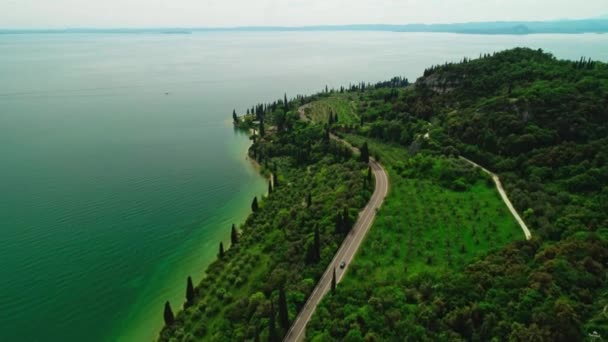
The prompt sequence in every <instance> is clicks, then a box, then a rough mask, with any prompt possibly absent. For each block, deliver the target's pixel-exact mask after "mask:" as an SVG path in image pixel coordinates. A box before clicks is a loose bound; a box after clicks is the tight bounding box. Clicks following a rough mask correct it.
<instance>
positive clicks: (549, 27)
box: [0, 17, 608, 35]
mask: <svg viewBox="0 0 608 342" xmlns="http://www.w3.org/2000/svg"><path fill="white" fill-rule="evenodd" d="M231 31H232V32H234V31H240V32H271V31H272V32H285V31H287V32H292V31H390V32H443V33H461V34H519V35H521V34H538V33H569V34H574V33H608V17H600V18H594V19H577V20H555V21H497V22H476V23H458V24H405V25H382V24H377V25H374V24H360V25H317V26H242V27H189V28H186V27H184V28H69V29H0V34H15V33H167V34H189V33H192V32H231Z"/></svg>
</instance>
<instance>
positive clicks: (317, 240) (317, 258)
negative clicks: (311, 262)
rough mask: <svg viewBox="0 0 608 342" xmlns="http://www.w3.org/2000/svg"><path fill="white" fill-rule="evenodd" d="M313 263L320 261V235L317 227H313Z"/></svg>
mask: <svg viewBox="0 0 608 342" xmlns="http://www.w3.org/2000/svg"><path fill="white" fill-rule="evenodd" d="M314 246H315V247H314V250H315V261H316V262H319V261H320V260H321V234H319V226H318V225H315V245H314Z"/></svg>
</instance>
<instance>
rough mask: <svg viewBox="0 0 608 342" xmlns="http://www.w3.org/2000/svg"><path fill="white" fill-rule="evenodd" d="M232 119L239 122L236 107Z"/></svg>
mask: <svg viewBox="0 0 608 342" xmlns="http://www.w3.org/2000/svg"><path fill="white" fill-rule="evenodd" d="M232 121H234V123H238V122H239V117H238V116H237V115H236V109H233V110H232Z"/></svg>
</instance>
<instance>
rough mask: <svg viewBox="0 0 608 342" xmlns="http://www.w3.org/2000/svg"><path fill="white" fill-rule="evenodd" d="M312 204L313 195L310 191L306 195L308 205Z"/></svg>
mask: <svg viewBox="0 0 608 342" xmlns="http://www.w3.org/2000/svg"><path fill="white" fill-rule="evenodd" d="M311 205H312V195H311V194H310V191H309V192H308V195H307V196H306V207H307V208H310V206H311Z"/></svg>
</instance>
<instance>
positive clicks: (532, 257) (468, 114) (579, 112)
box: [308, 48, 608, 341]
mask: <svg viewBox="0 0 608 342" xmlns="http://www.w3.org/2000/svg"><path fill="white" fill-rule="evenodd" d="M390 92H391V89H389V88H380V89H368V90H367V91H365V92H364V93H363V94H362V95H361V96H360V101H361V103H360V104H359V106H358V107H359V109H360V113H359V116H360V117H361V118H362V121H361V125H360V126H359V127H354V128H351V129H350V132H351V133H356V134H360V135H364V136H370V137H374V138H377V139H381V140H383V141H387V142H391V143H393V144H399V145H402V146H403V148H404V149H407V150H408V151H409V152H410V154H412V155H416V153H417V152H418V151H420V150H426V151H427V152H428V154H431V155H432V154H436V155H440V154H444V155H464V156H466V157H467V158H469V159H472V160H474V161H476V162H478V163H479V164H481V165H483V166H485V167H486V168H488V169H490V170H492V171H495V172H497V173H498V174H499V175H500V176H501V179H502V183H503V185H504V186H505V188H506V191H507V193H508V194H509V197H510V199H511V201H512V202H513V203H514V205H515V207H516V208H517V210H518V211H519V212H520V214H522V216H523V218H524V220H525V221H526V223H527V225H528V226H529V227H530V228H531V229H532V234H533V236H534V237H535V238H534V239H533V241H530V242H518V243H515V244H512V245H510V246H509V247H507V248H505V249H503V250H500V251H496V252H494V253H490V254H489V255H488V256H486V257H485V258H483V259H481V260H479V261H478V262H476V263H474V264H472V265H471V266H470V267H468V268H467V270H466V271H465V272H464V273H459V272H452V273H449V274H444V275H421V276H420V277H417V278H416V279H413V280H408V279H402V280H399V281H398V282H397V283H381V284H378V283H368V284H356V286H353V287H348V288H342V287H340V286H339V287H338V288H337V291H336V296H335V297H332V298H329V299H328V301H327V303H326V304H324V308H325V309H327V310H326V311H324V310H321V311H319V316H318V317H317V318H315V321H314V324H313V325H312V327H311V328H310V330H309V334H308V335H309V336H316V338H317V339H318V340H322V341H326V340H344V339H348V340H353V341H354V340H361V339H363V338H365V339H366V340H404V339H408V338H409V339H410V340H416V341H417V340H458V339H464V340H470V341H478V340H479V341H484V340H492V339H495V340H513V341H529V340H536V341H580V340H584V339H586V338H589V337H590V336H591V335H593V336H598V335H600V336H602V337H604V338H605V337H606V336H608V318H607V316H606V315H605V310H604V309H605V307H606V305H608V291H607V290H608V288H607V283H606V281H607V278H606V271H607V269H606V267H607V266H606V265H608V264H607V260H606V257H607V255H606V253H607V251H608V249H607V247H608V246H607V244H606V241H607V239H608V230H607V228H608V138H607V137H608V65H606V64H605V63H602V62H599V61H591V60H589V59H586V58H581V59H580V60H578V61H567V60H558V59H556V58H555V57H554V56H552V55H550V54H547V53H545V52H543V51H542V50H531V49H523V48H518V49H513V50H508V51H503V52H498V53H494V54H491V55H483V56H481V58H479V59H474V60H468V59H467V60H463V61H462V62H461V63H447V64H445V65H441V66H435V67H432V68H429V69H427V70H426V71H425V73H424V76H423V77H421V78H420V79H419V80H417V82H416V84H415V87H413V88H412V89H408V90H406V91H399V92H398V94H397V96H386V95H387V94H390ZM414 166H418V167H420V166H424V164H420V163H418V164H415V165H414ZM404 172H406V171H404ZM450 182H453V181H452V180H450ZM371 298H375V299H374V302H373V304H371V300H372V299H371ZM357 307H360V308H361V309H360V310H359V311H356V312H353V311H352V310H346V309H347V308H350V309H352V308H357ZM595 334H597V335H595Z"/></svg>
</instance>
